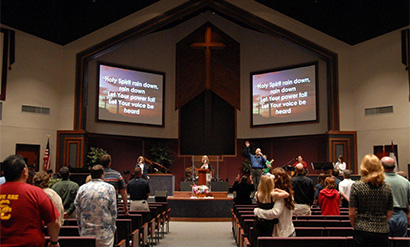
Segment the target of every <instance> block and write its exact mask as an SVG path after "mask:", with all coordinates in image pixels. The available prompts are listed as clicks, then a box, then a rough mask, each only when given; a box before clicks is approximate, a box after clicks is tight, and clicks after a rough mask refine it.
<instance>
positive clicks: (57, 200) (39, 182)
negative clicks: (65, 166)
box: [33, 171, 64, 226]
mask: <svg viewBox="0 0 410 247" xmlns="http://www.w3.org/2000/svg"><path fill="white" fill-rule="evenodd" d="M33 185H34V186H37V187H40V188H42V189H43V191H44V192H45V193H46V194H47V196H48V198H50V200H51V201H52V202H53V204H54V206H55V207H56V209H57V211H58V212H59V213H60V216H59V217H58V223H59V224H60V226H62V225H63V223H64V206H63V201H62V200H61V197H60V196H59V195H58V194H57V192H55V191H54V190H53V189H50V188H49V185H50V175H48V173H47V172H45V171H39V172H37V173H36V175H34V177H33Z"/></svg>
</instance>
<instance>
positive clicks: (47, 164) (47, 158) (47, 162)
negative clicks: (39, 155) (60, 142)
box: [43, 138, 51, 171]
mask: <svg viewBox="0 0 410 247" xmlns="http://www.w3.org/2000/svg"><path fill="white" fill-rule="evenodd" d="M43 161H44V162H43V163H44V171H47V170H48V169H50V167H51V164H50V138H48V139H47V147H46V151H45V152H44V158H43Z"/></svg>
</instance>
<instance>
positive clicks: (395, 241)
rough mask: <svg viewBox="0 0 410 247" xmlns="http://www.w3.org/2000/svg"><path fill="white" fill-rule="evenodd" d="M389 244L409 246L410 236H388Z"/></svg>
mask: <svg viewBox="0 0 410 247" xmlns="http://www.w3.org/2000/svg"><path fill="white" fill-rule="evenodd" d="M389 241H390V246H391V247H409V246H410V238H397V237H394V238H391V237H390V238H389Z"/></svg>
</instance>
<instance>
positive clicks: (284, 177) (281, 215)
mask: <svg viewBox="0 0 410 247" xmlns="http://www.w3.org/2000/svg"><path fill="white" fill-rule="evenodd" d="M272 174H273V175H274V176H275V179H274V182H275V187H276V189H275V190H277V189H281V190H283V191H286V192H287V193H288V194H289V196H287V197H284V198H278V199H276V201H275V205H274V206H273V208H272V209H269V210H265V209H261V208H256V209H255V210H254V213H255V215H256V216H257V217H258V218H263V219H268V220H272V219H275V218H277V219H278V220H279V222H278V223H277V224H275V225H274V228H273V233H271V234H270V236H274V237H294V236H296V234H295V227H294V226H293V222H292V211H293V210H294V209H295V200H294V199H293V194H294V192H293V189H292V181H291V178H290V176H289V175H288V174H287V173H286V171H285V170H284V169H283V168H280V167H278V168H275V169H273V170H272Z"/></svg>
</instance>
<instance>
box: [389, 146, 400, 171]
mask: <svg viewBox="0 0 410 247" xmlns="http://www.w3.org/2000/svg"><path fill="white" fill-rule="evenodd" d="M389 156H390V157H391V158H392V159H393V160H394V163H396V167H395V168H394V171H395V172H397V171H399V162H398V160H397V155H396V150H395V149H394V144H393V140H391V146H390V154H389Z"/></svg>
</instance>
